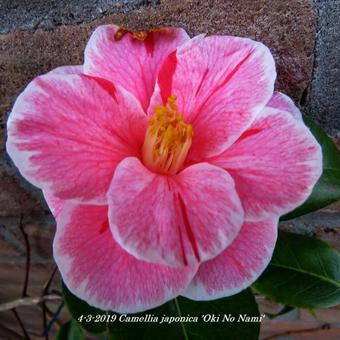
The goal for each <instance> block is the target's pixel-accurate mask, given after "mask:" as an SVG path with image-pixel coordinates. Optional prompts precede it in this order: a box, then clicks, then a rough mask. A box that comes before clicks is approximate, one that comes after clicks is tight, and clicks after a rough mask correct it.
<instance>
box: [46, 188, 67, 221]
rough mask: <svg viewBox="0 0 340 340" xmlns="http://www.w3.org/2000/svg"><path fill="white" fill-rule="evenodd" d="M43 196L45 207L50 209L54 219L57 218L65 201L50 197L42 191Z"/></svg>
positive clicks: (50, 195)
mask: <svg viewBox="0 0 340 340" xmlns="http://www.w3.org/2000/svg"><path fill="white" fill-rule="evenodd" d="M43 194H44V197H45V201H46V202H47V205H48V207H49V208H50V211H51V213H52V215H53V216H54V217H55V218H57V217H58V216H59V215H60V213H61V212H62V210H63V208H64V205H65V200H62V199H60V198H58V197H57V196H54V195H52V194H51V193H50V192H48V191H43Z"/></svg>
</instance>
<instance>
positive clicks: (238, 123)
mask: <svg viewBox="0 0 340 340" xmlns="http://www.w3.org/2000/svg"><path fill="white" fill-rule="evenodd" d="M275 77H276V72H275V64H274V59H273V57H272V55H271V53H270V51H269V50H268V48H267V47H266V46H264V45H263V44H261V43H258V42H255V41H252V40H250V39H244V38H236V37H228V36H210V37H207V38H202V37H199V38H198V39H193V40H191V41H190V42H188V43H186V44H184V45H182V46H180V47H179V48H178V49H177V51H176V52H173V53H172V54H170V55H169V57H168V58H167V59H166V60H165V62H164V64H163V66H162V68H161V70H160V72H159V76H158V83H157V86H156V90H155V93H154V95H153V97H152V99H151V104H150V110H149V113H152V109H153V107H154V106H155V105H157V104H162V103H165V101H166V100H167V98H168V96H169V95H170V94H174V95H176V96H177V104H178V110H179V111H180V112H182V113H183V115H184V117H185V121H186V122H187V123H191V124H192V125H193V130H194V138H193V143H192V146H191V150H190V153H189V155H188V159H191V160H195V161H202V160H204V159H205V158H206V157H208V156H212V155H216V154H219V153H221V152H222V151H224V150H225V149H226V148H227V147H228V146H229V145H231V144H232V143H233V142H234V141H235V140H236V139H237V138H238V137H239V136H240V135H241V134H242V132H243V131H244V130H245V129H246V128H248V126H249V125H250V124H251V123H252V121H253V120H254V119H255V117H256V115H257V114H258V113H259V112H260V111H261V110H262V109H263V107H264V106H265V104H266V103H267V102H268V101H269V99H270V97H271V95H272V93H273V89H274V81H275Z"/></svg>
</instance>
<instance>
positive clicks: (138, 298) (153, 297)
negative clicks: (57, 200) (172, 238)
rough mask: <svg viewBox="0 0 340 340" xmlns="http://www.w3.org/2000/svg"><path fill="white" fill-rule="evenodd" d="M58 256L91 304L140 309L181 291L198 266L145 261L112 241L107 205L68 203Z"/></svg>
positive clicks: (67, 277)
mask: <svg viewBox="0 0 340 340" xmlns="http://www.w3.org/2000/svg"><path fill="white" fill-rule="evenodd" d="M53 251H54V258H55V260H56V263H57V265H58V268H59V270H60V272H61V275H62V278H63V280H64V282H65V284H66V285H67V287H68V288H69V289H70V290H71V292H72V293H74V294H75V295H76V296H78V297H79V298H81V299H83V300H85V301H86V302H88V303H89V304H90V305H92V306H95V307H98V308H101V309H102V310H111V311H115V312H119V313H136V312H141V311H144V310H146V309H150V308H153V307H156V306H158V305H161V304H163V303H165V302H167V301H168V300H171V299H173V298H174V297H176V296H177V295H179V294H180V293H182V292H183V291H184V290H185V289H186V287H187V286H188V284H189V283H190V281H191V279H192V278H193V276H194V275H195V273H196V271H197V266H195V265H193V266H186V267H183V268H171V267H167V266H163V265H159V264H151V263H146V262H143V261H140V260H138V259H136V258H135V257H133V256H131V255H130V254H128V253H127V252H125V251H124V250H123V249H122V248H121V247H120V246H119V245H118V244H117V243H116V242H115V241H114V239H113V237H112V234H111V232H110V228H109V225H108V219H107V207H106V206H89V205H72V204H69V203H66V205H65V207H64V209H63V211H62V213H61V214H60V215H59V218H58V219H57V232H56V235H55V239H54V243H53Z"/></svg>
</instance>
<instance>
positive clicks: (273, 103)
mask: <svg viewBox="0 0 340 340" xmlns="http://www.w3.org/2000/svg"><path fill="white" fill-rule="evenodd" d="M267 106H269V107H272V108H275V109H279V110H282V111H287V112H289V113H290V114H291V115H292V116H293V117H294V118H295V119H297V120H302V114H301V112H300V110H299V109H298V108H297V106H296V105H295V104H294V102H293V101H292V100H291V99H290V98H289V97H288V96H287V95H285V94H284V93H282V92H274V94H273V96H272V97H271V98H270V101H269V102H268V103H267Z"/></svg>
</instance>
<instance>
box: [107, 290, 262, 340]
mask: <svg viewBox="0 0 340 340" xmlns="http://www.w3.org/2000/svg"><path fill="white" fill-rule="evenodd" d="M240 315H242V317H243V318H246V317H249V320H251V319H250V318H253V321H252V322H246V321H244V320H243V321H242V320H241V319H240ZM128 316H130V317H131V316H132V317H143V316H144V317H146V318H149V319H150V318H152V317H154V318H157V322H145V321H144V322H125V321H124V320H126V317H127V316H125V315H124V314H123V315H119V314H116V318H117V319H116V321H115V322H112V323H111V324H110V326H109V328H110V339H112V340H148V339H162V340H172V339H178V340H202V339H215V340H219V339H221V340H222V339H223V340H224V339H240V340H243V339H244V340H252V339H254V340H255V339H258V335H259V327H260V322H259V321H260V320H261V318H260V315H259V311H258V308H257V304H256V302H255V299H254V296H253V294H252V292H251V290H250V289H247V290H244V291H243V292H241V293H239V294H237V295H234V296H232V297H228V298H224V299H219V300H214V301H192V300H189V299H186V298H183V297H179V298H177V299H175V300H172V301H170V302H168V303H166V304H164V305H163V306H161V307H158V308H156V309H152V310H150V311H147V312H144V313H139V314H135V315H128ZM163 317H164V318H168V319H163ZM180 317H183V318H186V317H190V318H191V321H189V319H187V322H185V321H184V320H182V322H180V321H179V320H180ZM254 317H255V319H256V321H257V322H255V321H254V320H255V319H254ZM262 317H264V315H263V316H262ZM120 318H121V320H120V321H119V319H120ZM170 318H178V319H177V320H176V322H175V321H174V319H172V320H173V321H172V322H170V320H171V319H170ZM203 318H206V322H204V320H203ZM233 318H234V319H233ZM208 319H210V321H208ZM154 320H155V319H154ZM162 320H168V322H166V321H165V322H162ZM247 320H248V319H247ZM249 320H248V321H249ZM161 322H162V323H161Z"/></svg>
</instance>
